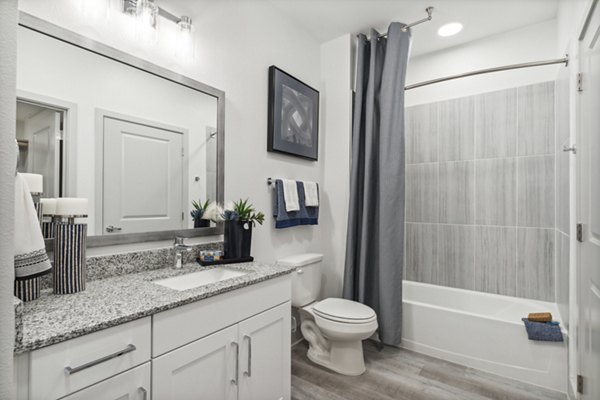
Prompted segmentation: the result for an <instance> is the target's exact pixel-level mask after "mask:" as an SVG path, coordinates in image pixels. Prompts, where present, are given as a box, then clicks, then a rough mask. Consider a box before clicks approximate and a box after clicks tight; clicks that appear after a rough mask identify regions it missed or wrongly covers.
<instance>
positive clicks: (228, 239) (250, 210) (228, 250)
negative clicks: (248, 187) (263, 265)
mask: <svg viewBox="0 0 600 400" xmlns="http://www.w3.org/2000/svg"><path fill="white" fill-rule="evenodd" d="M222 218H223V221H224V235H223V236H224V243H223V247H224V253H225V258H244V257H250V250H251V246H252V227H253V226H254V225H255V224H256V223H258V224H259V225H262V224H263V222H264V221H265V215H264V214H263V213H262V212H257V211H256V210H255V209H254V206H253V205H252V204H249V203H248V199H246V200H242V199H240V200H238V201H237V202H233V203H231V204H230V205H229V206H228V207H226V208H225V210H224V211H223V214H222Z"/></svg>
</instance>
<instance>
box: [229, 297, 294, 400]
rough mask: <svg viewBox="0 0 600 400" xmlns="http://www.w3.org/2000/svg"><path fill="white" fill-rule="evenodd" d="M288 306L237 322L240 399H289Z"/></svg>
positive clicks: (289, 323) (289, 327) (289, 345)
mask: <svg viewBox="0 0 600 400" xmlns="http://www.w3.org/2000/svg"><path fill="white" fill-rule="evenodd" d="M290 319H291V308H290V302H287V303H284V304H282V305H279V306H277V307H275V308H272V309H270V310H268V311H265V312H263V313H261V314H258V315H256V316H254V317H252V318H249V319H247V320H245V321H242V322H240V324H239V341H240V390H239V394H240V396H239V399H240V400H280V399H283V400H288V399H289V398H290V386H291V360H290V358H291V343H290V342H291V336H290V329H291V321H290Z"/></svg>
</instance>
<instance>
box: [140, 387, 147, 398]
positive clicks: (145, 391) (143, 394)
mask: <svg viewBox="0 0 600 400" xmlns="http://www.w3.org/2000/svg"><path fill="white" fill-rule="evenodd" d="M138 392H140V393H141V394H142V400H148V391H147V390H146V389H144V388H143V387H142V386H140V387H139V388H138Z"/></svg>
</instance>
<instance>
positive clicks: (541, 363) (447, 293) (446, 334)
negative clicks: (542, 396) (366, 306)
mask: <svg viewBox="0 0 600 400" xmlns="http://www.w3.org/2000/svg"><path fill="white" fill-rule="evenodd" d="M403 304H404V307H403V316H402V343H401V345H400V346H401V347H404V348H406V349H410V350H414V351H416V352H419V353H424V354H428V355H431V356H433V357H437V358H441V359H444V360H448V361H452V362H456V363H458V364H462V365H466V366H469V367H473V368H477V369H481V370H484V371H488V372H491V373H494V374H497V375H501V376H505V377H508V378H513V379H516V380H519V381H523V382H528V383H531V384H534V385H538V386H543V387H546V388H549V389H553V390H557V391H560V392H566V389H567V345H566V343H567V340H568V338H567V335H566V332H565V331H564V329H563V336H564V338H565V342H562V343H557V342H534V341H530V340H528V339H527V333H526V331H525V327H524V326H523V322H522V321H521V318H522V317H526V316H527V314H528V313H530V312H541V311H550V312H551V313H552V315H553V316H554V319H555V320H560V316H559V313H558V309H557V306H556V304H554V303H548V302H544V301H536V300H529V299H520V298H516V297H508V296H500V295H495V294H488V293H480V292H475V291H470V290H462V289H454V288H447V287H443V286H435V285H428V284H424V283H417V282H410V281H405V282H404V285H403ZM561 326H562V321H561Z"/></svg>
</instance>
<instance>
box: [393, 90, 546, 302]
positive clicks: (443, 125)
mask: <svg viewBox="0 0 600 400" xmlns="http://www.w3.org/2000/svg"><path fill="white" fill-rule="evenodd" d="M554 108H555V105H554V82H545V83H541V84H535V85H530V86H524V87H518V88H512V89H507V90H502V91H497V92H490V93H484V94H480V95H476V96H469V97H463V98H458V99H453V100H447V101H442V102H436V103H429V104H424V105H418V106H413V107H409V108H407V109H406V162H407V165H406V235H405V236H406V240H405V246H406V249H405V263H404V266H405V277H406V279H408V280H413V281H419V282H425V283H432V284H437V285H443V286H451V287H457V288H463V289H470V290H478V291H483V292H490V293H497V294H503V295H509V296H517V297H526V298H533V299H539V300H546V301H554V300H555V292H556V288H555V265H554V260H555V254H556V250H555V247H556V245H555V243H556V240H557V239H556V237H557V234H556V231H555V224H556V221H555V179H556V174H555V159H556V156H555V152H556V149H557V146H556V145H555V143H556V141H555V129H554Z"/></svg>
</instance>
